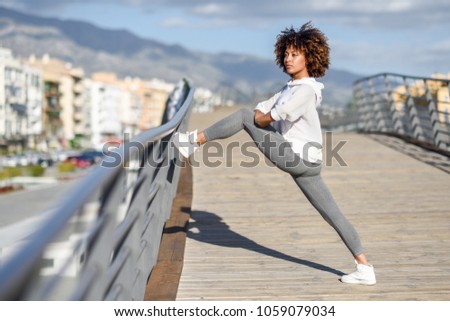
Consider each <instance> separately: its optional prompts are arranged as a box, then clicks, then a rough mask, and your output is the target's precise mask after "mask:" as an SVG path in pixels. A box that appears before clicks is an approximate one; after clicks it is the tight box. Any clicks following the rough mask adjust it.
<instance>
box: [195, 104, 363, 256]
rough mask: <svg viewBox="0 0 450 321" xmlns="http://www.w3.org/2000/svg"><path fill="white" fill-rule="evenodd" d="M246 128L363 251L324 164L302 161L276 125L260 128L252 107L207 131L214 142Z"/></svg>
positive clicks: (353, 250)
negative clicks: (331, 187) (325, 176)
mask: <svg viewBox="0 0 450 321" xmlns="http://www.w3.org/2000/svg"><path fill="white" fill-rule="evenodd" d="M242 129H244V130H245V131H246V132H247V133H248V134H249V135H250V137H251V138H252V139H253V141H254V142H255V144H256V146H257V147H258V149H259V150H260V151H261V152H262V153H263V154H264V155H265V156H266V157H267V158H268V159H269V160H270V161H271V162H272V163H273V164H275V165H276V166H277V167H278V168H279V169H281V170H283V171H285V172H287V173H289V174H290V175H291V176H292V177H293V179H294V181H295V183H297V185H298V186H299V187H300V189H301V190H302V192H303V193H304V194H305V196H306V198H307V199H308V200H309V201H310V202H311V204H312V205H313V206H314V207H315V208H316V209H317V211H318V212H319V213H320V215H322V217H323V218H324V220H325V221H327V222H328V223H329V224H330V225H331V226H332V227H333V228H334V229H335V230H336V232H337V233H338V234H339V236H340V237H341V239H342V241H343V242H344V244H345V245H346V246H347V248H348V249H349V250H350V252H351V253H352V254H353V256H357V255H359V254H361V253H362V252H363V248H362V245H361V241H360V239H359V236H358V233H357V232H356V230H355V229H354V227H353V226H352V224H351V223H350V222H349V221H348V220H347V219H346V218H345V216H344V215H343V214H342V212H341V211H340V209H339V207H338V206H337V204H336V202H335V201H334V199H333V196H332V195H331V193H330V191H329V189H328V187H327V186H326V185H325V183H324V181H323V179H322V177H321V176H320V170H321V168H322V165H321V164H313V163H310V162H307V161H305V160H302V159H301V158H300V157H299V156H298V154H296V153H294V151H293V150H292V149H291V148H290V145H289V143H288V142H287V141H286V140H285V139H284V137H283V136H282V135H281V134H279V133H278V132H277V131H276V130H275V129H274V128H273V127H271V126H268V127H265V128H260V127H258V126H257V125H256V124H255V123H254V113H253V112H252V111H251V110H248V109H241V110H239V111H237V112H235V113H233V114H231V115H230V116H228V117H225V118H224V119H222V120H220V121H218V122H217V123H215V124H214V125H212V126H210V127H208V128H207V129H205V130H204V131H203V134H204V135H205V138H206V140H207V141H212V140H216V139H224V138H228V137H230V136H232V135H234V134H236V133H237V132H239V131H241V130H242Z"/></svg>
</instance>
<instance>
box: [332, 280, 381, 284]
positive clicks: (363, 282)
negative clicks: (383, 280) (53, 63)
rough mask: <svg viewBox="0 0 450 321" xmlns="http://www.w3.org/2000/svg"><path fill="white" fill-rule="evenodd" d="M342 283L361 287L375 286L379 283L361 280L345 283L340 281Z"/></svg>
mask: <svg viewBox="0 0 450 321" xmlns="http://www.w3.org/2000/svg"><path fill="white" fill-rule="evenodd" d="M339 281H341V282H342V283H346V284H359V285H375V284H377V281H360V280H346V281H343V280H342V279H339Z"/></svg>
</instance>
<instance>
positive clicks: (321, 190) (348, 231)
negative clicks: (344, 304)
mask: <svg viewBox="0 0 450 321" xmlns="http://www.w3.org/2000/svg"><path fill="white" fill-rule="evenodd" d="M294 180H295V182H296V183H297V185H298V186H299V187H300V189H301V190H302V192H303V193H304V194H305V196H306V198H307V199H308V200H309V201H310V202H311V204H312V205H313V206H314V207H315V208H316V209H317V211H318V212H319V213H320V215H322V217H323V218H324V219H325V221H326V222H328V223H329V224H330V225H331V226H332V227H333V228H334V229H335V230H336V232H337V233H338V234H339V236H340V237H341V239H342V241H343V242H344V244H345V245H346V246H347V248H348V249H349V250H350V252H351V253H352V255H353V256H354V258H355V261H356V263H357V271H356V272H353V273H351V274H349V275H344V276H343V277H342V278H341V281H342V282H345V283H355V284H365V285H373V284H375V283H376V278H375V272H374V269H373V267H372V266H371V265H369V264H368V262H367V259H366V256H365V255H364V253H363V246H362V244H361V240H360V238H359V235H358V233H357V232H356V230H355V228H354V227H353V225H352V224H351V223H350V222H349V221H348V220H347V218H346V217H345V216H344V214H343V213H342V212H341V210H340V209H339V207H338V205H337V204H336V201H335V200H334V198H333V196H332V194H331V192H330V190H329V189H328V187H327V186H326V184H325V182H324V181H323V179H322V177H321V176H320V175H314V176H299V177H294Z"/></svg>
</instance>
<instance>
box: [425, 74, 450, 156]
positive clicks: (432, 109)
mask: <svg viewBox="0 0 450 321" xmlns="http://www.w3.org/2000/svg"><path fill="white" fill-rule="evenodd" d="M424 84H425V95H426V99H427V107H428V113H429V116H430V122H431V128H432V130H433V139H434V144H435V145H436V146H437V147H438V148H441V149H444V150H447V149H448V144H447V142H446V141H445V137H444V135H443V134H442V133H443V128H442V127H441V123H440V121H439V117H438V115H437V106H436V102H435V99H434V98H433V95H432V93H431V90H430V86H429V81H427V80H425V81H424Z"/></svg>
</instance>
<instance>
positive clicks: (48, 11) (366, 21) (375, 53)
mask: <svg viewBox="0 0 450 321" xmlns="http://www.w3.org/2000/svg"><path fill="white" fill-rule="evenodd" d="M2 4H3V5H6V6H9V7H11V8H15V9H19V10H21V11H23V12H28V13H34V14H37V15H41V16H46V17H56V18H60V19H75V20H81V21H86V22H90V23H92V24H95V25H97V26H100V27H105V28H109V29H127V30H129V31H131V32H133V33H135V34H137V35H139V36H141V37H144V38H151V39H155V40H158V41H162V42H165V43H168V44H180V45H182V46H184V47H186V48H188V49H190V50H196V51H206V52H214V53H219V52H223V51H226V52H233V53H245V54H252V55H256V56H260V57H265V58H270V59H272V58H273V43H274V40H275V37H276V35H277V34H278V33H279V32H280V31H281V30H282V29H284V28H285V27H289V26H291V25H293V26H294V27H299V26H300V25H301V24H303V23H305V22H307V21H309V20H311V21H312V22H313V24H314V25H315V26H317V27H319V28H320V29H322V30H323V31H324V32H325V34H326V35H327V36H328V38H329V40H330V46H331V49H332V56H331V58H332V68H335V69H344V70H349V71H352V72H355V73H359V74H365V75H368V74H373V73H378V72H397V73H403V74H407V75H417V76H430V75H431V74H433V73H446V74H447V73H449V72H450V33H449V32H448V30H450V14H449V12H450V1H448V0H428V1H423V0H400V1H399V0H378V1H374V0H369V1H367V0H360V1H350V0H320V1H311V0H308V1H304V0H276V1H274V0H270V1H265V0H246V1H243V0H227V1H218V0H64V1H59V0H56V1H55V0H2Z"/></svg>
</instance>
